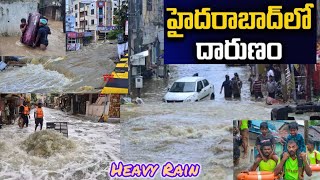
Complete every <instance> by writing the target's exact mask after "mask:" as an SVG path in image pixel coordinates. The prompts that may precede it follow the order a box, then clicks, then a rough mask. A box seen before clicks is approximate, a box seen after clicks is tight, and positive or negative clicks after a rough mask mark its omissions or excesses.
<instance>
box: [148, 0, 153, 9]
mask: <svg viewBox="0 0 320 180" xmlns="http://www.w3.org/2000/svg"><path fill="white" fill-rule="evenodd" d="M147 11H152V0H147Z"/></svg>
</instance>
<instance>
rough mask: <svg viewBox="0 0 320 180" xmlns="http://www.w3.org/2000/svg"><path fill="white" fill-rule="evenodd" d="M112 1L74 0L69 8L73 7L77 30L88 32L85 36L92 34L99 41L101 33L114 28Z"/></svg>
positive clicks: (72, 11)
mask: <svg viewBox="0 0 320 180" xmlns="http://www.w3.org/2000/svg"><path fill="white" fill-rule="evenodd" d="M112 2H113V1H112V0H91V1H89V0H88V1H83V0H74V1H72V3H71V5H69V9H71V10H70V12H71V14H70V15H71V16H73V17H75V26H74V27H75V31H76V32H87V33H86V34H85V35H84V36H88V37H89V36H92V37H93V39H94V41H97V40H98V39H99V35H100V34H101V33H104V34H106V33H107V32H108V31H110V30H112V29H113V27H112V21H113V17H112V15H113V8H112V6H113V3H112Z"/></svg>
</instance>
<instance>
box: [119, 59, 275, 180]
mask: <svg viewBox="0 0 320 180" xmlns="http://www.w3.org/2000/svg"><path fill="white" fill-rule="evenodd" d="M249 70H250V68H249V67H226V66H225V65H175V66H173V67H172V66H171V70H170V72H171V77H172V78H171V79H170V80H169V82H163V81H162V80H150V81H147V82H146V83H145V84H144V88H145V89H144V91H143V94H142V97H141V98H142V99H143V100H144V102H145V104H142V105H140V106H136V105H123V106H121V108H122V112H121V113H122V114H121V116H122V119H123V123H122V126H121V128H122V129H121V152H122V153H121V158H122V159H123V160H124V161H126V162H144V163H145V162H152V163H164V162H166V161H172V162H174V163H200V164H201V167H202V172H201V175H200V177H199V178H198V179H208V180H209V179H230V180H231V179H233V175H232V174H233V173H232V172H233V158H232V156H233V151H232V146H233V144H232V141H233V139H232V120H235V119H248V118H249V119H269V118H270V111H271V109H272V106H267V105H265V102H255V101H254V99H251V97H250V93H249V82H248V81H247V80H248V76H249V72H250V71H249ZM235 72H237V73H238V74H239V76H240V79H241V80H242V81H243V89H242V98H241V100H231V101H226V100H224V96H223V93H222V94H219V92H220V87H221V84H222V82H223V81H224V79H225V78H224V76H225V75H226V74H229V76H230V77H233V74H234V73H235ZM194 73H199V76H204V77H206V78H207V79H208V81H209V82H210V83H213V84H214V86H215V94H216V99H215V100H209V99H208V98H206V99H204V100H202V101H200V102H194V103H175V104H174V103H163V102H162V101H161V100H162V97H163V96H164V94H165V92H166V87H167V84H168V83H169V84H171V83H172V82H173V81H175V80H176V79H178V78H180V77H184V76H192V75H193V74H194ZM157 178H158V179H160V177H159V176H158V177H157Z"/></svg>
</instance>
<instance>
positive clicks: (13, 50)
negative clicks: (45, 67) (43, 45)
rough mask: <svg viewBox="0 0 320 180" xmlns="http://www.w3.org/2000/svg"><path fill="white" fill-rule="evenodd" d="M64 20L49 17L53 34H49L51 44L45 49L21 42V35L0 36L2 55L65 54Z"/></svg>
mask: <svg viewBox="0 0 320 180" xmlns="http://www.w3.org/2000/svg"><path fill="white" fill-rule="evenodd" d="M62 25H63V22H62V21H54V20H51V19H49V22H48V26H49V27H50V30H51V34H50V35H48V41H49V45H48V47H47V49H46V50H45V51H42V50H40V49H39V48H32V47H29V46H26V45H24V44H22V43H21V42H20V36H16V37H3V36H1V37H0V44H1V47H0V55H1V56H26V57H40V56H65V55H66V46H65V44H66V34H65V33H63V26H62Z"/></svg>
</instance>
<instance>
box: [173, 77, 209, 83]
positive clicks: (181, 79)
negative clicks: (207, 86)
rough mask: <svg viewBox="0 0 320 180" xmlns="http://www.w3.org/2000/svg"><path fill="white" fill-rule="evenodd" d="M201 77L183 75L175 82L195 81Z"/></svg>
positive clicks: (201, 78)
mask: <svg viewBox="0 0 320 180" xmlns="http://www.w3.org/2000/svg"><path fill="white" fill-rule="evenodd" d="M203 79H204V77H183V78H180V79H178V80H176V81H175V82H197V81H200V80H203Z"/></svg>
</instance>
